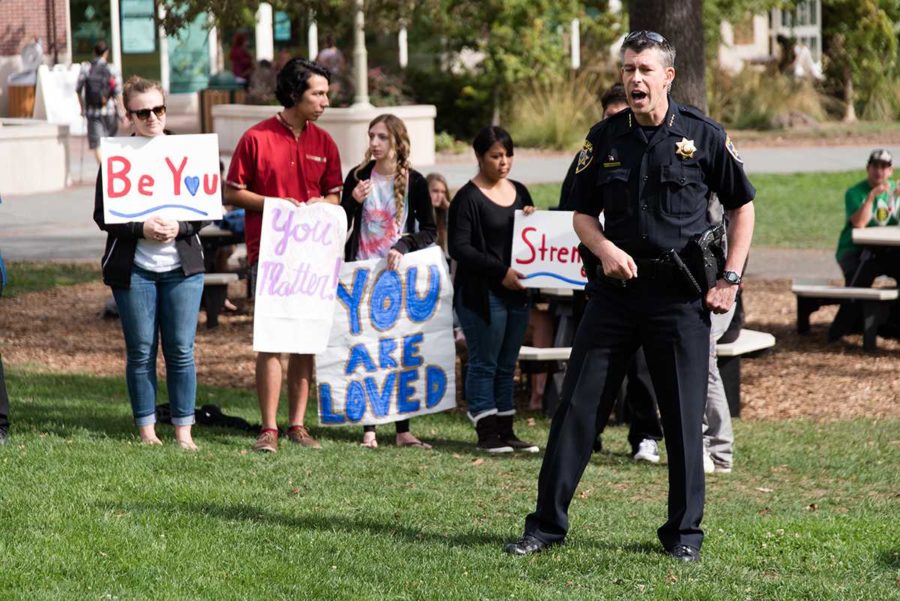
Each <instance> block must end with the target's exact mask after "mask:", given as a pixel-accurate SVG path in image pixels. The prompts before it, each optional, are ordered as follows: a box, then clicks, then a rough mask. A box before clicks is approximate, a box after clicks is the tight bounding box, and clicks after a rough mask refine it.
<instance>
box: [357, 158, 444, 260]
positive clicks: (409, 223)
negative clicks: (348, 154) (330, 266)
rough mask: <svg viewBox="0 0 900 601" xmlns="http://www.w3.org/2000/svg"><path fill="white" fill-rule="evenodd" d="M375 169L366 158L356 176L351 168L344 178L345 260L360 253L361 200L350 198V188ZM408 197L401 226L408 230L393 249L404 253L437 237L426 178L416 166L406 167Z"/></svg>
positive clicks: (368, 176)
mask: <svg viewBox="0 0 900 601" xmlns="http://www.w3.org/2000/svg"><path fill="white" fill-rule="evenodd" d="M374 168H375V161H369V163H368V164H367V165H366V166H365V167H363V168H362V169H360V170H359V176H357V173H356V169H357V168H356V167H354V168H353V169H351V170H350V173H348V174H347V179H346V180H344V191H343V193H342V194H341V206H342V207H344V211H345V212H346V213H347V228H348V230H349V233H350V237H349V238H347V244H346V245H345V246H344V260H345V261H355V260H356V255H357V253H358V252H359V222H360V220H361V219H362V209H363V203H361V202H357V201H356V199H355V198H353V188H355V187H356V184H357V183H359V181H360V180H365V179H369V178H370V177H371V176H372V169H374ZM407 198H409V210H408V211H407V215H406V227H404V228H403V231H404V232H407V233H405V234H403V235H402V236H400V239H399V240H397V242H396V243H395V244H394V246H393V249H394V250H396V251H399V252H400V253H401V254H404V255H405V254H406V253H409V252H413V251H416V250H421V249H423V248H425V247H427V246H431V245H432V244H433V243H434V241H435V240H437V226H436V225H435V223H434V207H432V206H431V195H430V194H429V193H428V183H427V182H426V181H425V177H424V176H423V175H422V174H421V173H419V172H418V171H416V170H415V169H410V170H409V186H408V187H407ZM416 222H418V224H419V230H418V231H416Z"/></svg>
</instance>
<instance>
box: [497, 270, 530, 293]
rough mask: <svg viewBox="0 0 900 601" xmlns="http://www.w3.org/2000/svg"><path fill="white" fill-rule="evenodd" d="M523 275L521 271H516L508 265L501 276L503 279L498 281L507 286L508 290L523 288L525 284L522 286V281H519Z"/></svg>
mask: <svg viewBox="0 0 900 601" xmlns="http://www.w3.org/2000/svg"><path fill="white" fill-rule="evenodd" d="M524 277H525V275H524V274H523V273H521V272H518V271H516V270H515V269H513V268H512V267H510V268H509V269H507V270H506V275H505V276H503V281H502V282H500V283H501V284H503V287H504V288H508V289H510V290H525V286H523V285H522V282H520V281H519V280H520V279H521V278H524Z"/></svg>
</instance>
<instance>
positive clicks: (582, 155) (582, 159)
mask: <svg viewBox="0 0 900 601" xmlns="http://www.w3.org/2000/svg"><path fill="white" fill-rule="evenodd" d="M593 158H594V145H593V144H591V143H590V142H589V141H587V140H585V141H584V146H582V148H581V152H579V153H578V166H576V167H575V173H581V172H582V171H584V170H585V169H587V166H588V165H590V164H591V161H592V160H593Z"/></svg>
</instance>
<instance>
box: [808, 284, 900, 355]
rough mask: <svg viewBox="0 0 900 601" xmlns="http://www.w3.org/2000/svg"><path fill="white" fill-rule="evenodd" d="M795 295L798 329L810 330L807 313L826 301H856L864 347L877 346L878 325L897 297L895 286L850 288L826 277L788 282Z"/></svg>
mask: <svg viewBox="0 0 900 601" xmlns="http://www.w3.org/2000/svg"><path fill="white" fill-rule="evenodd" d="M791 291H792V292H793V293H794V294H795V295H797V333H798V334H806V333H808V332H809V316H810V315H812V314H813V313H815V312H816V311H818V310H819V309H820V308H822V307H824V306H826V305H838V304H842V303H847V302H859V303H860V306H861V308H862V314H863V348H864V349H865V350H867V351H874V350H875V349H876V348H877V342H876V340H877V335H878V327H879V326H881V325H882V324H883V323H884V322H885V321H887V318H888V316H889V314H890V303H892V302H895V301H896V300H897V298H898V290H897V289H896V288H851V287H847V286H832V285H830V284H829V283H828V282H827V280H797V281H795V282H794V284H793V285H792V286H791Z"/></svg>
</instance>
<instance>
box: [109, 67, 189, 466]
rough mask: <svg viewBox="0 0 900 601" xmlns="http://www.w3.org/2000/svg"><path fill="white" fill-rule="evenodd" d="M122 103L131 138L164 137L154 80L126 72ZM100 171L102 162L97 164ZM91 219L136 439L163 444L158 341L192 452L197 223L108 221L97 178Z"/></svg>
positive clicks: (177, 418) (176, 420)
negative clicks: (113, 308)
mask: <svg viewBox="0 0 900 601" xmlns="http://www.w3.org/2000/svg"><path fill="white" fill-rule="evenodd" d="M123 101H124V105H125V110H126V112H127V118H128V122H129V123H130V124H131V128H132V131H133V135H135V136H142V137H145V138H153V137H156V136H162V135H166V134H167V133H168V132H167V131H166V129H165V126H166V105H165V97H164V94H163V90H162V87H161V86H160V84H159V83H157V82H154V81H148V80H146V79H142V78H140V77H132V78H130V79H129V80H128V81H127V82H126V83H125V87H124V91H123ZM101 170H102V167H101ZM94 221H95V222H96V223H97V225H98V226H99V227H100V229H102V230H104V231H105V232H106V233H107V238H106V250H105V251H104V253H103V261H102V266H103V282H104V283H105V284H107V285H108V286H110V287H111V288H112V292H113V296H114V297H115V299H116V304H117V305H118V308H119V316H120V319H121V322H122V332H123V333H124V335H125V348H126V355H127V363H126V367H125V380H126V382H127V384H128V396H129V397H130V399H131V410H132V414H133V415H134V421H135V425H137V428H138V432H139V433H140V437H141V441H142V442H143V443H145V444H148V445H159V444H162V442H161V441H160V439H159V437H158V436H157V434H156V388H157V382H156V351H157V346H158V344H159V340H160V339H161V340H162V349H163V357H164V358H165V362H166V385H167V387H168V391H169V402H170V404H171V415H172V424H173V425H174V426H175V440H176V442H177V443H178V445H179V446H181V447H182V448H184V449H187V450H196V449H197V446H196V445H195V444H194V441H193V438H192V437H191V426H192V425H193V424H194V405H195V400H196V398H195V397H196V391H197V374H196V369H195V366H194V336H195V334H196V332H197V315H198V313H199V311H200V296H201V295H202V294H203V253H202V251H201V248H200V239H199V237H198V235H197V233H198V232H199V231H200V228H201V227H202V226H203V223H201V222H199V221H174V220H172V219H166V218H163V217H151V218H149V219H147V220H145V221H132V222H130V223H121V224H107V223H106V222H105V221H104V219H103V182H102V177H101V175H100V174H98V175H97V188H96V193H95V195H94Z"/></svg>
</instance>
